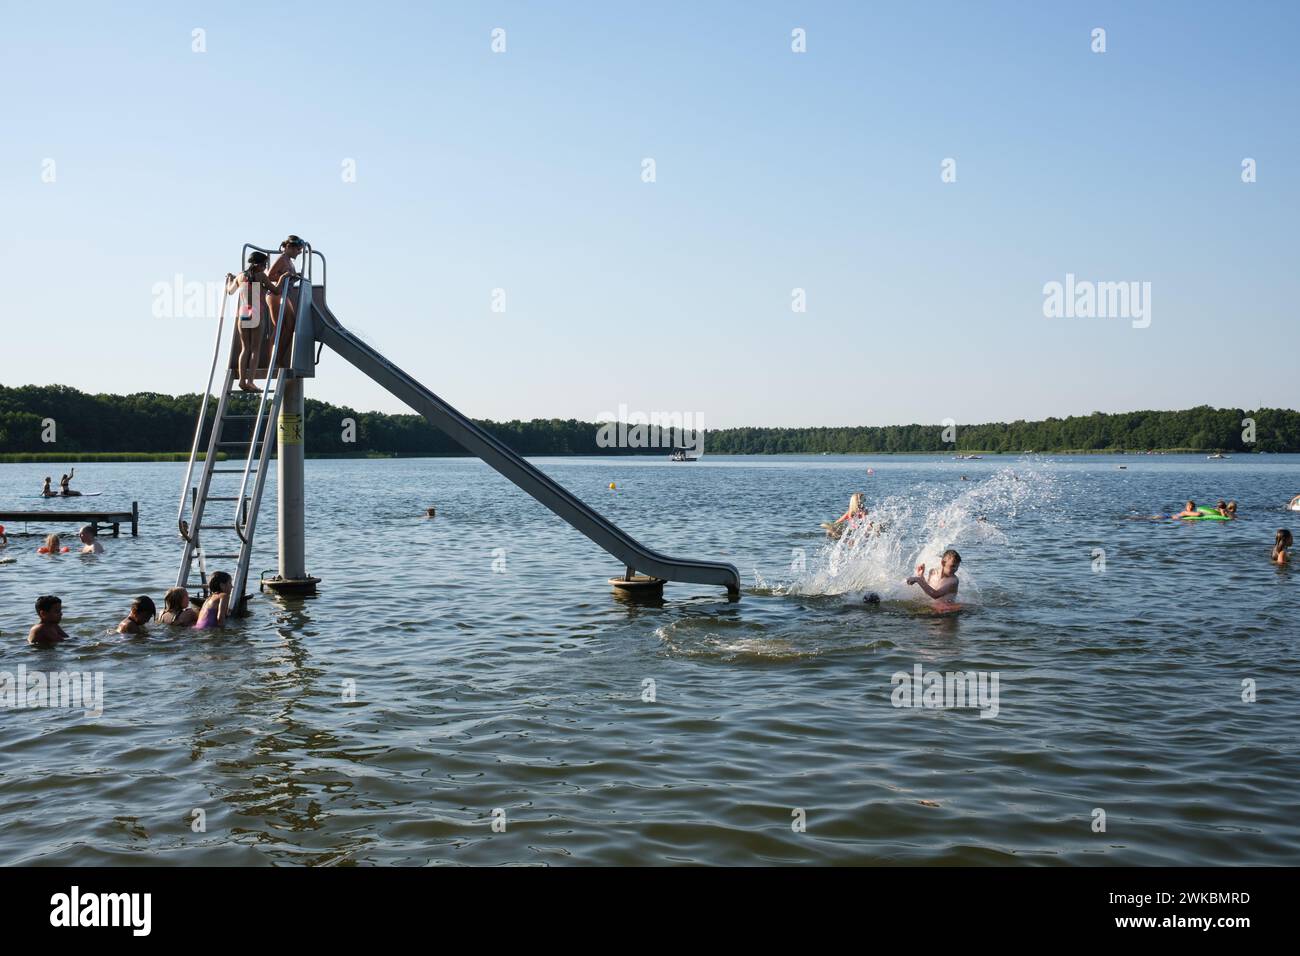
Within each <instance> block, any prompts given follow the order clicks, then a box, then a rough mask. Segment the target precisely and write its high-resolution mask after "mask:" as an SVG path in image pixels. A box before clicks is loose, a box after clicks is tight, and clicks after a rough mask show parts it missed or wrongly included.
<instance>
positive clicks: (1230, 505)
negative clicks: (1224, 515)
mask: <svg viewBox="0 0 1300 956" xmlns="http://www.w3.org/2000/svg"><path fill="white" fill-rule="evenodd" d="M1228 510H1229V511H1231V512H1233V513H1234V514H1236V511H1237V503H1236V502H1235V501H1229V502H1228Z"/></svg>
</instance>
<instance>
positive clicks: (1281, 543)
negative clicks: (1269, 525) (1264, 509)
mask: <svg viewBox="0 0 1300 956" xmlns="http://www.w3.org/2000/svg"><path fill="white" fill-rule="evenodd" d="M1294 540H1295V539H1294V538H1293V537H1292V536H1291V532H1290V531H1289V530H1288V529H1286V528H1278V529H1277V537H1276V538H1274V539H1273V554H1275V555H1276V554H1277V553H1278V552H1279V551H1281V550H1282V549H1283V548H1289V547H1291V543H1292V541H1294Z"/></svg>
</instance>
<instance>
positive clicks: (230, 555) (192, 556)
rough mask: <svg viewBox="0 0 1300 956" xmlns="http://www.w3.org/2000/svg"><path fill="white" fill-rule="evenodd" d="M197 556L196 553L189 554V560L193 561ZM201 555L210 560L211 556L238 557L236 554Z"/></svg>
mask: <svg viewBox="0 0 1300 956" xmlns="http://www.w3.org/2000/svg"><path fill="white" fill-rule="evenodd" d="M197 557H198V555H197V554H194V555H191V556H190V560H191V561H193V560H194V559H195V558H197ZM203 557H204V558H206V559H207V560H209V561H211V560H212V559H213V558H238V557H239V555H237V554H205V555H204V556H203Z"/></svg>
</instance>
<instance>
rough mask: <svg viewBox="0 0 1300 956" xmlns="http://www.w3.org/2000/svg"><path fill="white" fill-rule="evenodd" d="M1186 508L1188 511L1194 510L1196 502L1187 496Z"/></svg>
mask: <svg viewBox="0 0 1300 956" xmlns="http://www.w3.org/2000/svg"><path fill="white" fill-rule="evenodd" d="M1187 510H1188V511H1195V510H1196V502H1195V501H1193V500H1192V499H1191V498H1188V499H1187Z"/></svg>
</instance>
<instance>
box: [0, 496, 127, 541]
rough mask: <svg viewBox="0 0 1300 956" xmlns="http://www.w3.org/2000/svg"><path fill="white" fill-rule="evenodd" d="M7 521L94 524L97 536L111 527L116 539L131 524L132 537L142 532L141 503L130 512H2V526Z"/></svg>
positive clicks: (65, 509)
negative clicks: (102, 529) (101, 529)
mask: <svg viewBox="0 0 1300 956" xmlns="http://www.w3.org/2000/svg"><path fill="white" fill-rule="evenodd" d="M6 521H21V522H23V524H28V523H31V522H35V523H39V524H49V523H51V522H57V523H59V524H66V523H68V522H76V523H80V524H94V526H95V533H96V534H98V533H99V531H100V526H101V525H102V526H103V527H105V528H109V527H111V528H112V529H113V537H115V538H116V537H117V536H118V533H119V531H120V530H121V526H122V525H124V524H130V525H131V536H132V537H135V536H136V535H137V534H138V533H139V530H140V502H138V501H133V502H131V510H130V511H88V510H86V509H77V510H73V509H71V508H57V509H50V510H48V511H0V524H4V523H5V522H6ZM24 530H25V529H24Z"/></svg>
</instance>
